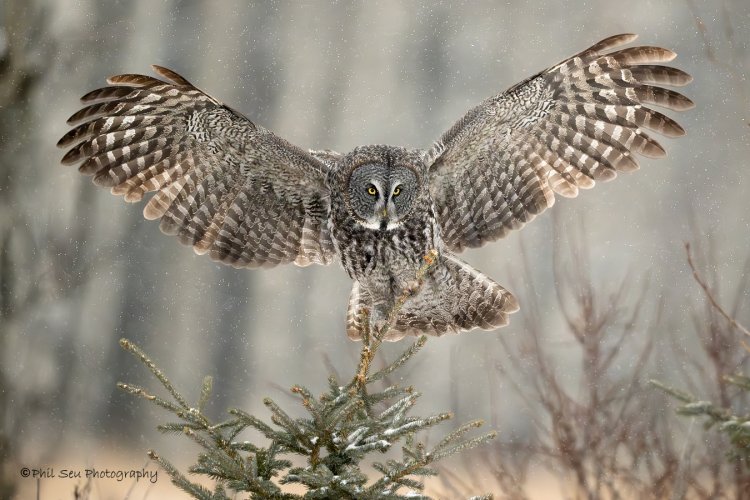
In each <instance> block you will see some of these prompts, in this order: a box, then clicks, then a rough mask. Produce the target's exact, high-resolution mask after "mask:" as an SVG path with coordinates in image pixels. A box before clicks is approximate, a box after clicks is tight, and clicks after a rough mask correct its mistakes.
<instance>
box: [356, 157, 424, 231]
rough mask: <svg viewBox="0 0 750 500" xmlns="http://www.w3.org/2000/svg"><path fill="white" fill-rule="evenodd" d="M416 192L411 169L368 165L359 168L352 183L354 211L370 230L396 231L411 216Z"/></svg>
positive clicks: (377, 164)
mask: <svg viewBox="0 0 750 500" xmlns="http://www.w3.org/2000/svg"><path fill="white" fill-rule="evenodd" d="M416 190H417V176H416V175H415V174H414V172H413V171H412V170H411V169H409V168H406V167H402V166H389V165H387V164H384V163H381V162H373V163H366V164H363V165H361V166H359V167H357V168H356V169H355V170H354V171H353V172H352V175H351V177H350V180H349V201H350V206H351V210H352V212H353V213H354V215H355V217H356V218H357V219H358V221H359V223H360V224H362V225H363V226H364V227H366V228H368V229H373V230H381V231H386V230H390V229H394V228H396V227H398V226H399V225H400V224H401V221H402V220H403V219H404V218H405V217H406V216H407V215H408V214H409V212H410V208H411V204H412V201H413V199H414V197H415V196H416Z"/></svg>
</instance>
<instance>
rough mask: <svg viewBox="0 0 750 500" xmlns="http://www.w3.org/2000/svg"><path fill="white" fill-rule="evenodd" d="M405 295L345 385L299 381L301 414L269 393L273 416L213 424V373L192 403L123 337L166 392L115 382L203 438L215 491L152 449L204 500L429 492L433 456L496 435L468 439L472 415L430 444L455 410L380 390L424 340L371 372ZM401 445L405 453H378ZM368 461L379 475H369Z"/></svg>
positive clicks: (420, 276)
mask: <svg viewBox="0 0 750 500" xmlns="http://www.w3.org/2000/svg"><path fill="white" fill-rule="evenodd" d="M434 261H435V253H433V252H431V253H430V254H428V255H426V256H425V264H424V265H423V266H422V267H421V268H420V269H419V270H418V271H417V275H416V278H417V282H418V283H419V285H420V286H421V284H422V282H423V280H424V278H425V276H426V275H427V273H428V272H429V270H430V268H431V266H432V265H433V264H434ZM408 299H409V296H408V295H407V294H405V295H403V296H401V297H399V299H398V300H397V302H396V305H395V307H394V309H393V310H392V311H391V314H390V316H389V320H388V322H387V324H386V325H385V327H384V328H383V329H382V330H381V331H379V332H370V331H365V334H364V340H363V345H362V350H361V353H360V359H359V364H358V367H357V370H356V373H355V374H354V376H353V377H352V378H351V380H349V381H348V382H346V383H342V382H340V381H339V380H337V379H336V378H335V377H334V376H330V377H329V379H328V390H327V392H325V393H324V394H322V395H320V396H318V397H315V396H314V395H313V394H312V393H311V391H310V390H308V389H307V388H305V387H303V386H299V385H298V386H294V387H292V388H291V392H292V393H293V394H294V395H296V397H297V398H298V400H299V403H300V404H301V405H302V406H303V407H304V409H305V410H306V412H307V415H306V417H304V418H293V417H292V416H290V415H289V413H287V412H286V411H285V410H284V409H282V408H281V406H279V405H278V404H277V403H276V402H275V401H273V400H272V399H270V398H266V399H264V401H263V402H264V404H265V406H266V407H267V408H268V410H269V411H270V413H271V417H270V423H268V422H264V421H263V420H261V419H260V418H258V417H256V416H253V415H250V414H248V413H247V412H244V411H242V410H238V409H232V410H229V415H230V416H229V418H228V419H227V420H225V421H223V422H212V421H211V420H210V419H209V418H208V417H207V416H206V414H205V408H206V405H207V403H208V401H209V397H210V394H211V388H212V385H213V383H212V379H211V378H210V377H206V378H205V379H204V381H203V385H202V388H201V391H200V398H199V400H198V402H197V403H196V404H195V405H192V404H190V403H188V401H187V399H186V398H185V397H184V396H183V395H182V394H181V393H180V392H179V391H178V390H177V389H176V388H175V387H174V386H173V385H172V383H171V382H170V381H169V379H168V378H167V376H166V375H165V374H164V373H163V372H162V371H161V370H160V369H159V368H158V367H157V366H156V364H155V363H154V362H153V361H152V360H151V359H150V358H149V357H148V356H147V355H146V354H145V353H144V352H143V351H142V350H141V349H140V348H139V347H138V346H137V345H135V344H133V343H132V342H130V341H128V340H125V339H123V340H121V341H120V345H121V346H122V348H123V349H125V350H126V351H128V352H130V353H131V354H133V355H135V356H136V357H137V358H138V359H140V361H141V362H142V363H143V364H145V365H146V366H147V367H148V369H149V370H150V371H151V373H152V374H153V375H154V376H155V377H156V378H157V379H158V381H159V382H160V383H161V385H162V386H163V387H164V389H166V391H167V393H168V395H169V396H168V397H167V398H163V397H160V396H157V395H155V394H152V393H151V392H149V391H148V390H146V389H145V388H143V387H139V386H135V385H132V384H125V383H120V384H118V386H119V387H120V388H121V389H122V390H124V391H126V392H128V393H130V394H133V395H136V396H140V397H142V398H145V399H147V400H149V401H152V402H153V403H154V404H156V405H158V406H160V407H162V408H164V409H166V410H167V411H168V412H170V413H171V414H172V416H173V417H174V418H175V421H173V422H170V423H166V424H163V425H160V426H159V427H158V428H159V430H160V431H162V432H166V433H179V434H183V435H185V436H187V437H188V438H190V439H191V440H193V441H194V442H196V443H197V444H198V445H199V447H200V448H201V451H200V453H199V455H198V458H197V462H196V463H195V465H193V466H191V467H190V468H189V472H190V473H191V474H197V475H203V476H208V477H210V478H212V479H214V480H215V481H216V483H215V484H216V485H215V488H214V489H213V491H212V490H209V489H208V488H206V487H204V486H202V485H200V484H197V483H194V482H192V481H190V480H189V479H188V478H187V477H186V476H185V475H184V474H183V473H182V472H180V471H178V470H177V469H176V468H175V467H174V466H173V465H172V464H171V463H170V461H168V460H167V459H166V458H164V457H162V456H161V455H159V454H158V453H156V452H155V451H153V450H151V451H149V452H148V455H149V457H151V458H152V459H153V460H155V461H157V462H158V463H159V465H160V466H161V467H162V468H163V469H164V470H165V471H166V472H167V473H168V474H169V476H170V477H171V479H172V482H173V483H174V484H175V485H177V486H178V487H179V488H181V489H183V490H184V491H186V492H187V493H189V494H190V495H192V496H193V497H195V498H200V499H226V498H231V497H233V494H234V493H236V492H249V493H250V498H253V499H293V498H306V499H308V498H309V499H347V498H350V499H391V498H392V499H399V498H404V499H406V498H409V499H415V498H428V497H426V496H424V495H422V493H421V492H422V491H423V490H424V483H423V481H422V479H421V478H423V477H426V476H434V475H436V474H437V471H436V469H434V468H433V467H432V465H433V464H434V463H435V462H437V461H439V460H441V459H443V458H445V457H448V456H450V455H453V454H454V453H457V452H459V451H463V450H468V449H470V448H473V447H475V446H478V445H480V444H482V443H485V442H487V441H489V440H491V439H493V438H494V437H495V433H494V432H490V433H487V434H484V435H480V436H478V437H473V438H468V437H467V434H468V433H469V432H470V431H472V430H473V429H475V428H477V427H480V426H481V425H482V422H481V421H473V422H469V423H467V424H464V425H462V426H460V427H458V428H456V429H455V430H453V432H450V433H449V434H447V435H446V436H445V437H443V438H442V439H441V440H440V441H439V442H438V443H437V444H436V445H434V446H432V447H431V448H430V449H427V447H426V446H425V445H424V444H423V443H421V442H420V441H419V439H418V434H419V433H420V432H422V431H425V430H426V429H428V428H430V427H433V426H435V425H437V424H439V423H441V422H443V421H445V420H448V419H450V418H451V414H450V413H439V414H435V415H431V416H427V417H419V416H414V415H411V410H412V409H413V407H414V404H415V403H416V401H417V399H418V398H419V396H420V393H419V392H417V391H416V390H415V389H414V388H412V387H399V386H396V385H392V386H388V387H386V388H385V389H376V388H375V385H376V384H375V383H376V382H378V381H381V380H382V379H383V378H384V377H385V376H386V375H389V374H390V373H392V372H394V371H396V370H398V369H399V368H400V367H402V366H403V365H404V364H405V363H407V362H408V361H409V360H410V359H411V358H412V357H413V356H414V355H415V354H416V353H417V352H418V351H419V350H420V349H421V348H422V347H423V346H424V344H425V342H426V341H427V338H426V337H425V336H421V337H419V338H418V339H417V340H416V342H414V343H413V344H412V345H411V346H410V347H409V348H408V349H407V350H406V351H405V352H404V353H403V354H402V355H401V356H400V357H399V358H398V359H396V361H394V362H393V363H391V364H390V365H388V366H386V367H385V368H383V369H382V370H378V371H375V372H374V373H373V371H372V360H373V358H374V356H375V354H376V352H377V351H378V348H379V347H380V345H381V343H382V339H383V338H385V335H386V334H387V333H388V330H389V328H391V327H392V326H393V324H394V323H395V320H396V317H397V315H398V312H399V310H400V309H401V307H402V306H403V304H404V303H405V302H406V301H407V300H408ZM365 314H366V313H365ZM367 319H368V318H366V317H365V318H363V324H365V325H368V324H369V321H367ZM247 429H255V430H257V431H259V432H260V433H261V434H262V435H263V436H264V437H265V438H266V441H267V442H265V443H262V444H261V443H252V442H249V441H245V440H242V439H241V438H240V435H241V433H242V432H243V431H245V430H247ZM399 445H400V447H401V454H400V455H401V456H400V458H398V459H396V458H391V459H387V460H384V461H378V460H377V458H372V457H373V456H375V457H377V455H382V454H383V453H385V452H388V451H389V450H392V449H396V448H397V447H398V446H399ZM295 455H296V456H298V457H303V459H304V462H305V463H304V465H299V466H294V465H293V462H292V460H290V459H291V458H293V457H294V456H295ZM370 468H371V469H373V470H374V471H375V474H373V473H372V472H370V474H369V475H368V474H367V473H366V471H365V470H367V471H369V470H370ZM291 484H297V485H302V486H303V487H304V489H305V491H306V493H305V494H304V495H300V494H294V493H290V492H288V491H287V490H286V489H285V485H291ZM475 498H491V497H490V496H484V497H475Z"/></svg>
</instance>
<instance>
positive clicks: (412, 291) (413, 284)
mask: <svg viewBox="0 0 750 500" xmlns="http://www.w3.org/2000/svg"><path fill="white" fill-rule="evenodd" d="M418 291H419V281H417V280H411V281H407V282H406V286H404V293H405V294H406V295H407V297H413V296H415V295H416V294H417V292H418Z"/></svg>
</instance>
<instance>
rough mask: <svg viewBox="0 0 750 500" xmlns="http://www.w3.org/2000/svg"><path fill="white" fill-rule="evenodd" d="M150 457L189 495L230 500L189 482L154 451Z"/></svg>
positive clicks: (211, 499) (203, 499)
mask: <svg viewBox="0 0 750 500" xmlns="http://www.w3.org/2000/svg"><path fill="white" fill-rule="evenodd" d="M148 457H149V458H150V459H151V460H154V461H156V462H157V463H158V464H159V466H161V468H162V469H164V470H165V471H166V473H167V474H168V475H169V477H170V478H171V479H172V483H173V484H174V485H175V486H177V487H178V488H180V489H181V490H182V491H184V492H185V493H187V494H188V495H190V496H192V497H194V498H198V499H200V500H213V499H215V498H226V499H227V500H228V498H227V497H226V496H224V497H215V496H214V495H213V494H212V493H211V492H210V491H209V490H207V489H206V488H204V487H203V486H201V485H199V484H195V483H191V482H190V481H188V479H187V478H186V477H185V476H183V475H182V474H181V473H180V471H178V470H177V469H176V468H175V467H174V465H172V464H171V463H170V462H169V461H168V460H167V459H165V458H163V457H161V456H159V455H158V454H157V453H156V452H155V451H154V450H149V451H148Z"/></svg>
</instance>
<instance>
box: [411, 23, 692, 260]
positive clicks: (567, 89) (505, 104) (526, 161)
mask: <svg viewBox="0 0 750 500" xmlns="http://www.w3.org/2000/svg"><path fill="white" fill-rule="evenodd" d="M635 38H636V35H629V34H626V35H617V36H613V37H610V38H607V39H605V40H602V41H601V42H599V43H597V44H595V45H594V46H592V47H590V48H589V49H587V50H585V51H583V52H581V53H580V54H577V55H575V56H573V57H571V58H569V59H566V60H565V61H563V62H561V63H560V64H558V65H556V66H553V67H551V68H549V69H547V70H545V71H542V72H541V73H539V74H537V75H535V76H533V77H531V78H529V79H527V80H526V81H524V82H522V83H519V84H518V85H515V86H514V87H512V88H510V89H509V90H507V91H505V92H503V93H502V94H499V95H497V96H494V97H491V98H490V99H487V100H486V101H484V102H483V103H482V104H480V105H479V106H477V107H476V108H474V109H472V110H471V111H469V112H468V113H467V114H466V115H465V116H464V117H463V118H461V120H459V121H458V122H457V123H456V124H455V125H454V126H453V127H452V128H451V129H450V130H449V131H448V132H446V133H445V134H444V135H443V136H442V138H441V139H440V140H439V141H438V142H437V143H435V145H434V146H433V148H432V149H430V150H429V151H427V152H426V153H425V159H426V162H427V163H428V165H430V175H431V179H430V191H431V194H432V197H433V200H434V202H435V205H436V209H437V216H438V219H439V221H440V225H441V229H442V236H443V239H444V240H445V242H446V243H447V244H448V246H449V247H450V248H451V250H453V251H460V250H462V249H463V248H464V247H467V246H468V247H477V246H480V245H482V244H484V243H485V242H487V241H492V240H496V239H498V238H501V237H503V236H504V235H505V234H506V233H508V231H510V230H513V229H519V228H520V227H522V226H523V225H524V224H525V223H526V222H528V221H530V220H532V219H533V218H534V216H536V215H537V214H539V213H541V212H542V211H544V210H545V209H546V208H547V207H551V206H552V205H553V204H554V202H555V196H554V193H559V194H561V195H563V196H567V197H575V196H576V195H577V194H578V189H579V188H582V189H588V188H591V187H593V186H594V182H595V181H598V180H601V181H606V180H610V179H613V178H614V177H615V175H616V172H617V171H626V172H627V171H631V170H635V169H637V168H638V163H637V161H636V158H635V157H634V155H633V153H638V154H641V155H643V156H647V157H651V158H659V157H663V156H665V154H666V153H665V152H664V149H662V147H661V146H660V145H659V143H657V142H656V141H655V140H654V139H652V138H651V137H649V136H648V135H647V134H646V133H645V132H644V131H643V128H644V127H645V128H648V129H650V130H654V131H656V132H659V133H661V134H663V135H665V136H667V137H677V136H681V135H684V133H685V131H684V130H683V128H682V127H680V125H678V124H677V123H676V122H675V121H673V120H672V119H671V118H669V117H667V116H665V115H663V114H661V113H659V112H657V111H654V110H652V109H649V108H648V107H646V105H652V104H653V105H657V106H661V107H664V108H668V109H673V110H685V109H689V108H691V107H692V106H693V103H692V101H690V100H689V99H688V98H686V97H685V96H683V95H681V94H678V93H677V92H674V91H672V90H667V89H664V88H661V87H658V86H653V85H651V84H656V85H671V86H680V85H685V84H687V83H689V82H690V81H691V80H692V78H691V77H690V76H689V75H688V74H686V73H684V72H682V71H680V70H678V69H674V68H670V67H666V66H661V65H659V63H663V62H666V61H671V60H672V59H674V57H675V56H676V54H675V53H674V52H672V51H670V50H667V49H662V48H658V47H632V48H626V49H620V50H617V51H615V52H609V53H606V51H609V50H611V49H614V48H616V47H619V46H620V45H623V44H625V43H628V42H631V41H633V40H635Z"/></svg>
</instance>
